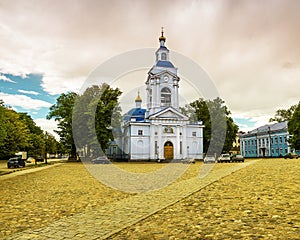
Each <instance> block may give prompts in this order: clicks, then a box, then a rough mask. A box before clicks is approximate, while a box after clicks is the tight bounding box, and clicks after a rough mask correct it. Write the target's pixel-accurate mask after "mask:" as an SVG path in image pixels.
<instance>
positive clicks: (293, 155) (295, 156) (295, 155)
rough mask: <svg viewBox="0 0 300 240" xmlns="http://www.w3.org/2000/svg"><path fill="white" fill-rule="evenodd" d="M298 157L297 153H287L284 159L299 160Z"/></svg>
mask: <svg viewBox="0 0 300 240" xmlns="http://www.w3.org/2000/svg"><path fill="white" fill-rule="evenodd" d="M298 157H299V156H298V155H297V154H296V153H287V154H286V155H285V156H284V158H285V159H287V158H290V159H293V158H296V159H298Z"/></svg>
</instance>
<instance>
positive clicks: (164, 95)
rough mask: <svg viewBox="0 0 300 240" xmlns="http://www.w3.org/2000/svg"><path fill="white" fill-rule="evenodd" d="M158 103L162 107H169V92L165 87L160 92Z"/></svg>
mask: <svg viewBox="0 0 300 240" xmlns="http://www.w3.org/2000/svg"><path fill="white" fill-rule="evenodd" d="M160 101H161V105H162V106H165V107H168V106H171V90H170V89H169V88H166V87H165V88H163V89H162V90H161V97H160Z"/></svg>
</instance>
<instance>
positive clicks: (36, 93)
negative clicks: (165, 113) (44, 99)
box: [18, 89, 39, 95]
mask: <svg viewBox="0 0 300 240" xmlns="http://www.w3.org/2000/svg"><path fill="white" fill-rule="evenodd" d="M18 92H20V93H25V94H32V95H39V93H38V92H35V91H27V90H22V89H19V90H18Z"/></svg>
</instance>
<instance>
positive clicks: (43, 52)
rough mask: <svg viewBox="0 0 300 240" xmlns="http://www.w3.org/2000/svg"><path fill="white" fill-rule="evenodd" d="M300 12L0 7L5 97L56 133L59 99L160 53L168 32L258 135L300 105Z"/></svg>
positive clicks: (275, 7)
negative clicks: (115, 61) (131, 57)
mask: <svg viewBox="0 0 300 240" xmlns="http://www.w3.org/2000/svg"><path fill="white" fill-rule="evenodd" d="M299 11H300V1H295V0H285V1H281V0H265V1H260V0H252V1H242V0H241V1H236V0H232V1H230V0H224V1H221V0H218V1H217V0H207V1H196V0H195V1H193V0H190V1H188V0H187V1H181V0H164V1H155V0H154V1H150V0H144V1H143V0H141V1H138V0H135V1H133V0H127V1H122V0H115V1H114V0H112V1H104V0H103V1H102V0H97V1H96V0H86V1H80V0H63V1H59V0H49V1H47V0H26V1H24V0H20V1H18V0H14V1H10V0H0V56H1V57H0V99H2V100H3V101H4V103H5V104H6V105H9V106H11V107H12V108H13V109H15V110H17V111H22V112H23V111H26V112H28V113H29V114H30V115H31V116H32V118H33V119H34V120H35V122H36V123H37V124H38V125H39V126H41V127H42V128H43V129H44V130H47V131H50V132H52V130H53V129H54V128H55V126H56V123H55V122H54V120H46V119H45V116H46V115H47V113H48V111H49V107H50V106H51V105H53V104H54V103H55V101H56V98H57V97H58V96H59V95H60V94H61V93H66V92H70V91H76V92H79V90H80V89H81V87H82V85H83V84H84V82H85V80H86V79H87V78H88V76H89V74H90V73H91V72H93V70H94V69H95V68H97V66H99V65H101V63H103V62H104V61H106V60H108V59H110V58H112V57H114V56H116V55H118V54H122V53H124V52H126V51H130V50H134V49H140V48H149V47H150V48H158V37H159V35H160V31H161V26H163V27H164V29H165V30H164V31H165V36H166V37H167V42H166V45H167V47H168V48H169V49H170V51H171V52H172V51H175V52H178V53H181V54H183V55H184V56H187V57H188V58H190V59H192V60H193V61H194V62H196V63H197V64H198V65H199V66H201V67H202V68H203V69H204V70H205V71H206V72H207V73H208V74H209V76H210V77H211V79H212V81H213V83H214V85H215V87H216V88H217V90H218V92H219V95H220V97H221V98H222V99H223V100H224V101H225V103H226V105H227V106H228V108H229V110H230V111H231V113H232V117H233V118H234V120H235V122H236V123H237V124H238V125H239V127H240V129H241V130H243V131H248V130H252V129H254V128H256V127H259V126H261V125H264V124H266V123H268V119H269V118H270V117H272V116H274V114H275V111H276V110H277V109H282V108H284V109H286V108H289V107H290V106H291V105H293V104H296V103H298V101H299V100H300V90H299V89H300V81H299V78H300V47H299V43H300V31H299V23H300V14H299ZM153 54H154V53H153ZM153 64H154V63H153ZM150 67H151V66H149V68H150ZM176 67H178V69H179V72H180V66H176ZM127 77H128V76H127ZM131 77H136V78H137V79H136V80H138V81H140V82H141V85H143V84H144V82H145V80H146V77H147V76H146V75H145V76H142V75H141V74H136V75H135V74H133V75H132V76H131ZM124 79H126V76H124ZM121 80H122V79H121ZM121 80H120V81H119V82H121V83H120V88H121V90H122V81H121ZM124 81H125V80H124ZM124 81H123V83H124ZM180 84H182V85H181V86H182V87H181V89H183V90H182V91H184V90H186V89H185V87H184V86H185V85H184V80H182V81H181V83H180ZM123 85H124V84H123ZM125 85H126V84H125ZM137 90H138V89H136V87H134V86H133V87H132V91H135V92H136V91H137ZM140 91H143V89H141V90H140ZM134 98H135V95H134V94H132V102H133V101H134ZM133 105H134V103H133Z"/></svg>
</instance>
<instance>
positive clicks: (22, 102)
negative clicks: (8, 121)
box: [0, 92, 52, 110]
mask: <svg viewBox="0 0 300 240" xmlns="http://www.w3.org/2000/svg"><path fill="white" fill-rule="evenodd" d="M0 99H2V100H3V101H4V102H5V104H6V105H9V106H12V107H22V108H23V109H26V110H39V109H41V108H43V107H47V108H49V107H50V106H51V105H52V104H50V103H48V102H45V101H42V100H38V99H32V98H30V97H28V96H25V95H19V94H6V93H2V92H0Z"/></svg>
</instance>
